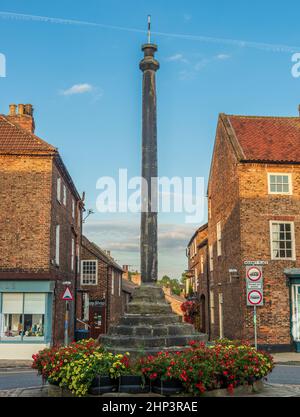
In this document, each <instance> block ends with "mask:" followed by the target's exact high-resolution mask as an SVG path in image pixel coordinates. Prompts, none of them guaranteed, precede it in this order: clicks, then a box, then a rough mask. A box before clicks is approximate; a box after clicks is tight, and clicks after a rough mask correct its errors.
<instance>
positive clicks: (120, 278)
mask: <svg viewBox="0 0 300 417" xmlns="http://www.w3.org/2000/svg"><path fill="white" fill-rule="evenodd" d="M121 289H122V276H121V274H120V273H119V297H121Z"/></svg>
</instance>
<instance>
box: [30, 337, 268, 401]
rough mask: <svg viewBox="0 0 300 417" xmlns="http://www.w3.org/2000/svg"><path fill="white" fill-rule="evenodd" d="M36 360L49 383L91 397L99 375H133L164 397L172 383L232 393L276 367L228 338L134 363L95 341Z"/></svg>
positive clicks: (201, 390) (195, 389)
mask: <svg viewBox="0 0 300 417" xmlns="http://www.w3.org/2000/svg"><path fill="white" fill-rule="evenodd" d="M33 359H34V362H33V368H34V369H37V370H38V372H39V373H40V374H41V375H42V376H43V377H44V378H45V379H47V380H48V382H49V383H51V384H57V385H59V386H60V387H62V388H67V389H69V390H70V391H71V392H72V393H74V394H75V395H77V396H83V395H86V394H87V392H88V391H89V389H90V387H91V385H92V383H93V381H94V380H95V378H96V377H98V378H99V377H101V376H105V377H108V378H113V379H118V378H119V377H121V376H130V375H133V376H142V378H143V381H151V382H152V385H153V386H154V387H161V392H162V393H163V392H164V390H163V387H164V386H165V387H167V385H168V384H167V383H168V382H170V381H172V382H173V383H174V384H171V385H174V387H175V388H174V390H175V391H174V392H178V390H182V391H183V392H185V393H188V394H193V395H199V394H201V393H204V392H205V391H212V390H217V389H222V388H226V389H227V390H228V391H229V392H233V390H234V388H236V387H238V386H241V385H251V384H253V383H254V382H255V381H258V380H261V379H262V378H264V377H266V376H267V375H268V373H269V372H271V371H272V369H273V367H274V364H273V359H272V357H271V356H270V355H269V354H267V353H264V352H260V351H256V350H255V349H254V348H253V347H251V346H249V345H248V344H246V343H242V344H241V342H238V341H235V342H233V341H228V340H220V341H217V342H216V343H215V345H214V346H205V345H204V344H203V343H198V342H191V345H190V348H188V349H184V350H183V351H180V352H160V353H158V354H157V355H153V356H152V355H148V356H146V357H142V358H141V359H140V360H139V361H137V362H135V363H130V362H129V357H128V354H124V355H113V354H112V353H108V352H106V351H105V350H104V349H103V348H102V347H99V346H97V345H96V344H95V342H94V341H93V340H83V341H81V342H77V343H72V344H71V345H70V346H68V347H61V348H52V349H44V350H43V351H41V352H39V353H38V354H37V355H34V356H33ZM125 379H126V378H125ZM125 379H124V378H123V380H125ZM120 381H122V379H121V380H120ZM127 383H128V382H127ZM171 385H170V384H169V386H171ZM176 387H177V388H176ZM176 389H177V391H176ZM120 390H122V389H121V388H120ZM165 392H168V391H167V388H166V391H165ZM170 392H171V391H170Z"/></svg>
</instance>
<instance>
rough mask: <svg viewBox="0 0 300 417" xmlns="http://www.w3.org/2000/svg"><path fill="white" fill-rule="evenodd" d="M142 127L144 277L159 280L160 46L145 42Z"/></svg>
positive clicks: (141, 65) (147, 279) (142, 275)
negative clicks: (158, 138) (158, 83)
mask: <svg viewBox="0 0 300 417" xmlns="http://www.w3.org/2000/svg"><path fill="white" fill-rule="evenodd" d="M142 51H143V52H144V58H143V59H142V61H141V62H140V69H141V70H142V71H143V110H142V111H143V121H142V123H143V127H142V178H143V184H142V213H141V242H140V245H141V246H140V251H141V279H142V283H144V284H145V283H155V282H156V281H157V121H156V82H155V73H156V71H157V70H158V69H159V63H158V61H157V60H156V59H155V58H154V54H155V52H156V51H157V46H156V45H154V44H151V43H147V44H145V45H143V46H142Z"/></svg>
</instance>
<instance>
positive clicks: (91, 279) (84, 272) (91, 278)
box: [81, 260, 98, 285]
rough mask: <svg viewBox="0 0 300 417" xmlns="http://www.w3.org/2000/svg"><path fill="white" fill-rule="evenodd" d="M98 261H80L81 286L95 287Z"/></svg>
mask: <svg viewBox="0 0 300 417" xmlns="http://www.w3.org/2000/svg"><path fill="white" fill-rule="evenodd" d="M97 275H98V261H97V260H88V261H87V260H83V261H81V284H82V285H96V284H97V282H98V279H97Z"/></svg>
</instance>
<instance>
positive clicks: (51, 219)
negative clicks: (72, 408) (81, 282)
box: [0, 155, 81, 344]
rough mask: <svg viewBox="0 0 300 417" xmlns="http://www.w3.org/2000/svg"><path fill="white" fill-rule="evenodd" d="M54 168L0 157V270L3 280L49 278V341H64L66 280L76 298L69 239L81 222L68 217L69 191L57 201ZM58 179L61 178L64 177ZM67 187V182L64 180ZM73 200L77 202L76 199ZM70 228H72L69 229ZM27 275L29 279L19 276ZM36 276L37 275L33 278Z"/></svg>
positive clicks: (30, 159) (38, 160)
mask: <svg viewBox="0 0 300 417" xmlns="http://www.w3.org/2000/svg"><path fill="white" fill-rule="evenodd" d="M57 175H58V168H57V167H56V164H55V163H54V161H53V159H52V156H50V155H49V156H47V157H42V156H30V155H26V156H25V155H23V156H22V155H19V156H3V155H1V156H0V178H1V181H0V225H1V226H0V227H1V233H0V272H3V275H2V276H3V278H2V279H9V277H10V275H9V274H7V273H8V272H11V273H12V272H13V273H14V274H13V276H11V279H22V278H24V277H25V278H26V279H34V277H35V276H36V278H40V277H41V275H43V277H44V279H54V280H55V281H56V284H55V293H54V301H53V319H52V320H53V334H54V343H56V344H57V343H62V342H63V339H64V313H65V302H63V301H62V300H61V296H62V294H63V292H64V289H65V286H63V285H62V282H63V281H70V282H71V286H70V288H71V291H72V292H73V294H75V269H74V270H73V271H71V236H75V237H76V239H77V241H78V242H79V241H80V234H81V225H80V222H79V223H76V224H74V226H73V223H74V222H73V220H72V214H71V189H70V188H69V187H67V188H68V190H67V207H64V206H63V204H59V203H58V202H57V200H56V177H57ZM60 175H61V176H62V177H64V175H65V174H64V173H63V172H61V173H60ZM65 184H66V186H67V181H66V180H65ZM76 200H78V198H77V197H76ZM56 223H59V224H60V225H61V238H60V265H59V267H57V266H55V265H54V264H53V263H52V262H51V261H52V260H53V259H54V256H55V225H56ZM73 229H74V230H73ZM24 273H28V274H29V275H27V276H26V275H24ZM34 274H36V275H34ZM73 315H74V303H73V304H72V302H71V312H70V320H71V326H70V337H73V327H74V326H73V323H72V322H73Z"/></svg>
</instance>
